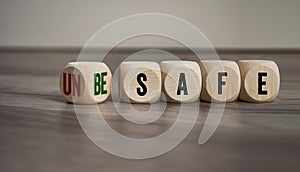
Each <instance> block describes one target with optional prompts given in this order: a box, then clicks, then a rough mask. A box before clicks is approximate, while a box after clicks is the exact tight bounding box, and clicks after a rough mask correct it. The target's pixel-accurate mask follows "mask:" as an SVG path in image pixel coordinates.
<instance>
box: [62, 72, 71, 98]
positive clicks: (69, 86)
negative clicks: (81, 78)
mask: <svg viewBox="0 0 300 172" xmlns="http://www.w3.org/2000/svg"><path fill="white" fill-rule="evenodd" d="M63 75H64V76H63V91H64V94H65V95H67V96H68V95H70V94H71V74H68V89H67V81H66V80H67V76H66V75H67V74H66V73H64V74H63Z"/></svg>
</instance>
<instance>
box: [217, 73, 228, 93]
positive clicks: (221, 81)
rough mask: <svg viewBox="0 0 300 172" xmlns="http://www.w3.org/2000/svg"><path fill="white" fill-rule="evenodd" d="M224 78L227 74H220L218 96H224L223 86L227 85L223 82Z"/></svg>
mask: <svg viewBox="0 0 300 172" xmlns="http://www.w3.org/2000/svg"><path fill="white" fill-rule="evenodd" d="M223 76H227V72H218V94H219V95H221V94H222V85H226V82H225V81H223V80H222V77H223Z"/></svg>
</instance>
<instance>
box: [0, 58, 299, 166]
mask: <svg viewBox="0 0 300 172" xmlns="http://www.w3.org/2000/svg"><path fill="white" fill-rule="evenodd" d="M77 55H78V54H68V53H58V54H56V53H0V58H1V63H0V81H1V84H0V134H1V138H0V162H1V166H0V170H1V171H6V172H9V171H31V172H32V171H39V172H40V171H49V172H50V171H51V172H53V171H72V172H76V171H112V172H116V171H125V172H127V171H128V172H131V171H149V172H153V171H173V172H177V171H178V172H181V171H197V172H198V171H251V172H253V171H256V172H259V171H273V172H276V171H298V170H299V168H300V164H299V159H300V106H299V105H300V94H299V93H300V78H299V72H300V68H299V64H300V58H299V56H300V54H266V53H265V54H254V53H252V54H229V53H228V54H221V55H220V56H221V58H222V59H226V60H239V59H267V60H274V61H276V63H277V64H278V66H279V69H280V72H281V88H280V92H279V96H278V98H277V99H275V100H274V101H273V102H271V103H264V104H252V103H245V102H239V101H237V102H232V103H227V104H226V109H225V112H224V114H223V118H222V121H221V123H220V125H219V127H218V129H217V130H216V133H215V134H214V135H213V137H212V138H211V139H210V140H209V142H207V143H206V144H205V145H199V144H198V143H197V140H198V138H199V134H200V131H201V129H202V126H203V123H204V121H205V119H206V117H207V113H208V110H209V107H210V104H209V103H205V102H201V103H200V108H199V109H200V110H199V117H198V121H197V123H196V125H195V126H194V128H193V130H192V132H191V133H190V134H189V135H188V137H187V138H186V139H185V140H184V141H183V142H182V143H181V144H180V145H178V146H177V147H176V148H175V149H173V150H172V151H170V152H168V153H167V154H164V155H162V156H160V157H157V158H152V159H147V160H142V161H133V160H127V159H122V158H117V157H115V156H112V155H110V154H108V153H106V152H104V151H102V150H101V149H100V148H98V147H97V146H96V145H95V144H93V142H92V141H91V140H89V138H88V137H87V136H86V135H85V133H84V132H83V130H82V129H81V127H80V125H79V123H78V121H77V118H76V115H75V113H74V110H73V105H72V104H67V103H65V101H64V99H63V97H62V96H61V94H60V92H59V85H58V83H59V82H58V81H59V75H60V73H61V70H62V69H63V66H64V65H65V64H66V63H67V62H69V61H74V60H76V57H77ZM127 56H128V54H111V55H109V56H108V57H106V58H105V62H106V63H107V64H108V66H109V67H110V68H111V69H112V71H114V70H115V69H116V67H117V66H118V65H119V64H120V62H121V61H122V59H123V57H127ZM178 56H179V57H181V58H182V59H186V60H193V59H194V57H192V55H189V54H178ZM121 105H122V107H123V108H126V106H127V104H121ZM134 106H135V107H136V108H137V109H139V110H141V111H143V110H147V109H148V108H149V106H148V105H145V104H136V105H134ZM99 107H100V108H101V109H103V112H104V116H105V119H106V120H107V121H108V123H109V124H110V125H111V126H112V127H113V128H114V129H115V130H116V131H118V132H120V133H121V134H124V135H127V136H129V137H136V138H141V137H152V136H155V135H158V134H160V133H161V132H163V131H165V130H167V129H168V128H169V127H170V126H171V125H172V123H173V122H174V120H175V119H176V114H177V111H178V105H176V104H168V106H167V110H166V112H165V113H164V114H163V116H162V117H161V118H160V119H159V120H158V121H156V122H155V123H153V124H151V125H142V126H141V125H134V124H132V123H130V122H127V121H126V120H125V119H123V118H122V117H120V116H119V115H118V114H117V112H116V111H115V109H114V108H113V104H112V102H111V101H107V102H105V103H103V104H99ZM103 139H106V138H103Z"/></svg>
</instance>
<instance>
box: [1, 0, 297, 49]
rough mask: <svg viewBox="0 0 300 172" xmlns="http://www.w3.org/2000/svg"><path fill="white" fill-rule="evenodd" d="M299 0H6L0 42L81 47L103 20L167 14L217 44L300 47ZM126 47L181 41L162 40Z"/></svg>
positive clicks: (161, 45) (2, 14)
mask: <svg viewBox="0 0 300 172" xmlns="http://www.w3.org/2000/svg"><path fill="white" fill-rule="evenodd" d="M299 7H300V1H299V0H284V1H283V0H252V1H249V0H197V1H179V0H164V1H162V0H151V1H150V0H148V1H141V0H122V1H114V0H109V1H103V0H102V1H100V0H87V1H80V0H60V1H58V0H19V1H18V0H1V2H0V23H1V29H0V46H2V47H3V46H8V47H10V46H33V47H41V46H44V47H74V46H75V47H81V46H82V45H83V44H84V43H85V42H86V41H87V39H88V38H89V37H90V36H91V35H92V34H93V33H94V32H96V31H97V30H98V29H100V28H101V27H103V26H104V25H106V24H108V23H110V22H112V21H113V20H116V19H118V18H120V17H124V16H127V15H132V14H136V13H145V12H151V13H166V14H170V15H175V16H177V17H180V18H183V19H185V20H187V21H189V22H191V23H192V24H194V25H196V26H197V27H198V28H199V29H201V30H202V31H203V32H204V33H205V34H206V35H207V37H208V39H209V40H210V41H211V42H212V43H213V45H214V46H215V47H216V48H229V49H230V48H254V49H255V48H288V49H298V48H300V34H299V31H300V20H299V16H300V10H299ZM123 46H129V47H138V46H142V47H143V46H159V47H165V46H167V47H169V46H176V45H175V44H172V43H170V42H168V43H166V42H165V40H163V39H155V38H147V39H146V40H145V39H143V41H138V40H135V41H134V40H133V41H128V42H127V43H125V44H124V45H123Z"/></svg>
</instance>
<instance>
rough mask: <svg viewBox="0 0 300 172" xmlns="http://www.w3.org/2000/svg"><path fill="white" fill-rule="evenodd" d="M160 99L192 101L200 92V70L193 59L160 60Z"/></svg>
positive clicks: (182, 101) (197, 97) (196, 98)
mask: <svg viewBox="0 0 300 172" xmlns="http://www.w3.org/2000/svg"><path fill="white" fill-rule="evenodd" d="M160 67H161V73H162V90H163V93H164V95H162V97H161V100H162V101H168V102H181V103H187V102H194V101H196V100H198V99H199V96H200V92H201V83H202V78H201V71H200V67H199V65H198V63H196V62H193V61H162V62H161V63H160Z"/></svg>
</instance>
